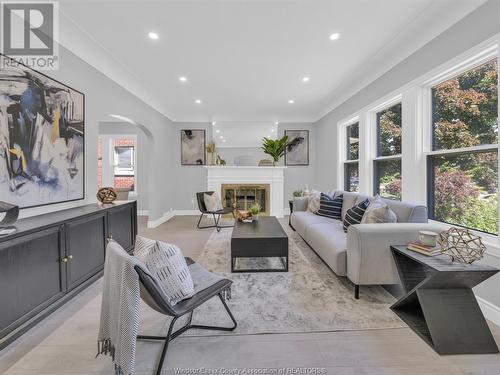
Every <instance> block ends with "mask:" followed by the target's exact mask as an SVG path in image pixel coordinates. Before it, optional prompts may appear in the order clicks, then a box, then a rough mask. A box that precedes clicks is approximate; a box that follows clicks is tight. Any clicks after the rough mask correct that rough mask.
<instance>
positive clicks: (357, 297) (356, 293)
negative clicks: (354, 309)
mask: <svg viewBox="0 0 500 375" xmlns="http://www.w3.org/2000/svg"><path fill="white" fill-rule="evenodd" d="M354 298H355V299H359V285H356V284H355V285H354Z"/></svg>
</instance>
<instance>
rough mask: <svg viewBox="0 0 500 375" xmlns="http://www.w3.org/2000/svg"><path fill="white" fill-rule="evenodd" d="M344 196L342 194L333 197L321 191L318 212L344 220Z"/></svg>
mask: <svg viewBox="0 0 500 375" xmlns="http://www.w3.org/2000/svg"><path fill="white" fill-rule="evenodd" d="M343 201H344V196H343V195H342V194H340V195H337V196H335V197H333V198H331V197H329V196H328V195H326V194H323V193H321V197H320V200H319V210H318V212H317V214H318V215H320V216H325V217H329V218H331V219H337V220H342V202H343Z"/></svg>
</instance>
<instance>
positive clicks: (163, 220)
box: [148, 211, 174, 229]
mask: <svg viewBox="0 0 500 375" xmlns="http://www.w3.org/2000/svg"><path fill="white" fill-rule="evenodd" d="M173 217H174V211H169V212H165V213H164V214H163V216H162V217H160V218H159V219H156V220H148V228H150V229H152V228H156V227H158V226H160V225H161V224H163V223H166V222H167V221H169V220H170V219H171V218H173Z"/></svg>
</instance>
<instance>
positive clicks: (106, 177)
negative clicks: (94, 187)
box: [98, 135, 137, 192]
mask: <svg viewBox="0 0 500 375" xmlns="http://www.w3.org/2000/svg"><path fill="white" fill-rule="evenodd" d="M98 142H99V143H98V186H99V188H100V187H102V186H113V187H115V188H117V189H125V190H128V191H130V192H135V191H136V179H135V176H136V169H137V166H136V147H135V145H136V138H135V136H133V135H131V136H112V135H103V136H100V137H99V141H98Z"/></svg>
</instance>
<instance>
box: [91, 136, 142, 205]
mask: <svg viewBox="0 0 500 375" xmlns="http://www.w3.org/2000/svg"><path fill="white" fill-rule="evenodd" d="M99 138H100V139H101V144H102V155H101V156H102V186H114V176H115V173H114V170H115V160H114V159H115V154H114V153H115V143H114V141H115V140H116V139H132V140H133V141H134V191H131V192H130V193H129V197H131V198H137V192H138V178H137V134H101V135H99Z"/></svg>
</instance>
